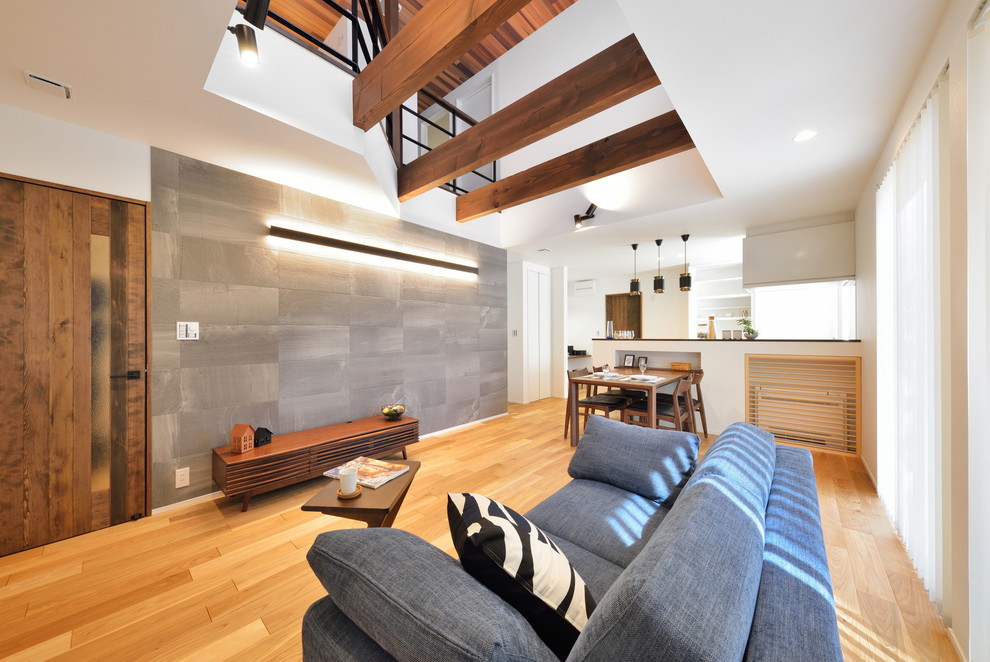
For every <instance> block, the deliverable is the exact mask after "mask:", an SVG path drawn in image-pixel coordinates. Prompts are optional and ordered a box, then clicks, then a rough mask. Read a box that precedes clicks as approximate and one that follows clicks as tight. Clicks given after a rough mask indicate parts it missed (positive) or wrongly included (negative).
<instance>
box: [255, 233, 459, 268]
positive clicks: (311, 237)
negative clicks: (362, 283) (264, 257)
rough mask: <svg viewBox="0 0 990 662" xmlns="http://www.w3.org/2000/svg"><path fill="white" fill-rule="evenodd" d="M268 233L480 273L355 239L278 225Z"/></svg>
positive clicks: (454, 264) (281, 237) (451, 263)
mask: <svg viewBox="0 0 990 662" xmlns="http://www.w3.org/2000/svg"><path fill="white" fill-rule="evenodd" d="M268 234H270V235H271V236H273V237H278V238H280V239H292V240H293V241H303V242H306V243H308V244H317V245H318V246H328V247H330V248H338V249H340V250H345V251H352V252H354V253H363V254H365V255H377V256H378V257H386V258H390V259H393V260H401V261H403V262H412V263H414V264H423V265H426V266H430V267H440V268H441V269H451V270H452V271H460V272H462V273H466V274H474V275H475V276H477V275H478V267H472V266H470V265H467V264H458V263H456V262H447V261H445V260H437V259H435V258H431V257H424V256H422V255H414V254H412V253H403V252H402V251H393V250H391V249H388V248H379V247H377V246H369V245H367V244H359V243H356V242H353V241H345V240H343V239H334V238H333V237H326V236H323V235H319V234H310V233H309V232H300V231H299V230H290V229H288V228H282V227H279V226H277V225H273V226H271V227H270V228H269V229H268Z"/></svg>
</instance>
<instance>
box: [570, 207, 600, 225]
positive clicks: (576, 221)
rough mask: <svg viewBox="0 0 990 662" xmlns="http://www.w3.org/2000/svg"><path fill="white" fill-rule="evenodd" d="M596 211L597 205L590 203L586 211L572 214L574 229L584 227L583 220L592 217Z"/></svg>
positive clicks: (588, 219)
mask: <svg viewBox="0 0 990 662" xmlns="http://www.w3.org/2000/svg"><path fill="white" fill-rule="evenodd" d="M596 211H598V205H596V204H595V203H591V206H590V207H588V211H586V212H584V215H583V216H582V215H581V214H574V229H575V230H580V229H581V228H582V227H584V222H585V221H590V220H591V219H593V218H594V217H595V212H596Z"/></svg>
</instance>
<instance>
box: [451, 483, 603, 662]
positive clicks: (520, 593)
mask: <svg viewBox="0 0 990 662" xmlns="http://www.w3.org/2000/svg"><path fill="white" fill-rule="evenodd" d="M447 519H448V521H449V523H450V536H451V538H453V540H454V547H455V548H456V549H457V555H458V557H460V559H461V565H463V566H464V569H465V570H466V571H467V572H468V574H470V575H471V576H473V577H474V578H475V579H477V580H478V581H480V582H481V583H482V584H484V585H485V586H487V587H488V588H489V589H490V590H491V591H492V592H494V593H496V594H497V595H499V596H500V597H501V598H502V599H503V600H505V601H506V602H508V603H509V604H510V605H512V606H513V607H515V608H516V609H517V610H518V611H519V613H521V614H522V615H523V616H524V617H525V618H526V620H528V621H529V622H530V624H531V625H532V626H533V629H534V630H536V633H537V634H539V635H540V638H541V639H543V641H544V642H546V644H547V646H549V647H550V649H551V650H553V652H554V653H556V654H557V656H558V657H560V658H561V659H564V658H565V657H567V654H568V652H569V651H570V650H571V647H572V646H574V642H575V641H576V640H577V637H578V635H579V634H580V633H581V630H582V629H583V628H584V626H585V624H586V623H587V622H588V617H589V616H590V615H591V612H592V610H594V608H595V599H594V598H593V597H592V596H591V593H590V592H589V591H588V589H587V587H586V586H585V584H584V580H583V579H581V576H580V575H579V574H578V573H577V571H576V570H575V569H574V567H573V566H572V565H571V563H570V561H568V560H567V557H566V556H565V555H564V553H563V552H562V551H561V550H560V548H559V547H557V545H556V544H554V542H553V541H552V540H550V538H549V537H548V536H547V534H546V533H544V532H543V531H541V530H540V529H539V528H538V527H537V526H536V525H535V524H533V523H532V522H530V521H529V520H528V519H526V518H525V517H523V516H522V515H520V514H519V513H517V512H515V511H514V510H512V509H511V508H508V507H506V506H503V505H502V504H500V503H498V502H497V501H492V500H491V499H488V498H485V497H483V496H481V495H478V494H448V495H447Z"/></svg>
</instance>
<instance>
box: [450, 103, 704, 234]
mask: <svg viewBox="0 0 990 662" xmlns="http://www.w3.org/2000/svg"><path fill="white" fill-rule="evenodd" d="M693 147H694V141H693V140H691V136H690V134H688V131H687V129H686V128H685V127H684V123H683V122H681V118H680V116H678V114H677V111H673V110H672V111H670V112H669V113H665V114H663V115H660V116H659V117H654V118H653V119H651V120H647V121H646V122H643V123H642V124H637V125H636V126H633V127H630V128H628V129H626V130H624V131H619V132H618V133H615V134H613V135H611V136H609V137H607V138H602V139H601V140H598V141H595V142H593V143H591V144H589V145H585V146H584V147H581V148H578V149H576V150H574V151H572V152H568V153H567V154H564V155H562V156H558V157H557V158H555V159H550V160H549V161H546V162H545V163H541V164H540V165H538V166H534V167H532V168H529V169H528V170H524V171H522V172H520V173H517V174H515V175H510V176H509V177H506V178H504V179H502V180H499V181H497V182H495V183H494V184H489V185H487V186H483V187H482V188H479V189H476V190H474V191H471V192H470V193H466V194H464V195H462V196H461V197H459V198H457V220H458V221H459V222H462V223H463V222H465V221H470V220H472V219H475V218H479V217H481V216H485V215H487V214H491V213H493V212H497V211H502V210H503V209H508V208H510V207H515V206H516V205H521V204H523V203H525V202H530V201H531V200H536V199H538V198H542V197H545V196H548V195H552V194H553V193H558V192H560V191H564V190H567V189H569V188H573V187H575V186H580V185H581V184H586V183H588V182H591V181H594V180H596V179H601V178H602V177H607V176H609V175H614V174H615V173H617V172H622V171H623V170H628V169H630V168H635V167H636V166H641V165H644V164H646V163H651V162H653V161H657V160H659V159H662V158H665V157H668V156H673V155H674V154H680V153H681V152H685V151H687V150H689V149H692V148H693Z"/></svg>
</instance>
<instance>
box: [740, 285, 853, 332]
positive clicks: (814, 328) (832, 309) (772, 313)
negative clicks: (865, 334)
mask: <svg viewBox="0 0 990 662" xmlns="http://www.w3.org/2000/svg"><path fill="white" fill-rule="evenodd" d="M753 326H754V327H755V328H756V330H757V331H759V332H760V338H763V339H767V338H787V339H790V340H822V339H828V340H832V339H839V340H848V339H850V338H855V337H856V282H855V281H851V280H843V281H831V282H826V283H800V284H797V285H772V286H768V287H755V288H753Z"/></svg>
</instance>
